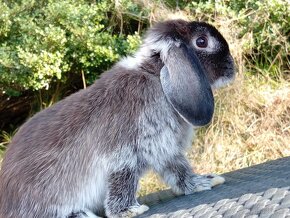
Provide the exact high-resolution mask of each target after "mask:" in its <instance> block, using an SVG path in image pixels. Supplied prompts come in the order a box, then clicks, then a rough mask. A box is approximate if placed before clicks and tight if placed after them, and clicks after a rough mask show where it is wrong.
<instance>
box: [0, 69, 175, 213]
mask: <svg viewBox="0 0 290 218" xmlns="http://www.w3.org/2000/svg"><path fill="white" fill-rule="evenodd" d="M159 104H161V105H159ZM162 104H163V105H162ZM165 104H167V103H166V99H165V96H164V95H163V94H162V90H161V86H160V83H159V78H158V77H156V76H155V75H151V74H149V73H147V72H143V73H140V72H134V71H133V70H130V71H129V72H128V70H126V69H121V70H120V71H119V72H116V71H112V72H110V71H109V72H107V73H105V74H104V75H103V76H102V78H101V79H100V80H98V81H97V82H96V83H95V84H93V85H92V86H90V87H89V88H88V89H86V90H82V91H80V92H78V93H75V94H73V95H71V96H69V97H67V98H66V99H64V100H62V101H60V102H59V103H57V104H55V105H53V106H52V107H50V108H47V109H45V110H44V111H41V112H40V113H38V114H36V115H35V116H34V117H32V118H31V119H30V120H29V121H28V122H26V123H25V124H24V125H23V126H22V127H21V128H20V130H19V131H18V133H17V134H16V135H15V137H14V138H13V141H12V142H11V144H10V145H9V147H8V150H7V153H6V155H5V158H4V160H3V164H2V170H1V174H0V179H1V183H0V199H1V202H4V203H1V205H0V217H1V215H2V214H3V213H4V212H5V211H14V213H15V214H13V215H11V217H13V216H15V217H17V216H19V214H20V213H23V216H27V217H29V213H31V214H34V213H35V214H42V215H39V217H44V214H45V212H49V210H48V211H42V210H38V208H47V207H52V206H51V205H63V207H62V208H63V209H62V211H68V212H69V211H72V210H73V209H74V208H79V207H80V206H81V207H85V206H86V207H88V205H87V203H88V202H95V205H89V206H91V207H94V209H98V208H96V207H102V204H103V200H104V197H105V196H104V195H105V192H106V177H107V174H108V172H110V171H112V170H117V169H122V167H123V166H125V165H126V166H128V165H131V166H134V165H135V164H136V163H137V161H140V160H141V159H142V160H141V161H144V162H146V165H147V164H148V163H147V160H145V159H147V157H146V155H147V154H148V153H147V152H148V151H149V150H151V151H150V152H149V153H151V152H155V151H154V148H157V147H158V146H157V144H165V143H167V142H168V141H166V140H168V137H165V138H164V136H162V137H163V138H162V137H161V138H160V135H159V133H161V132H163V131H167V130H166V129H167V128H168V125H169V126H172V125H173V126H174V125H175V124H173V123H172V122H175V120H172V119H171V118H170V116H171V115H170V114H166V115H165V114H163V112H164V110H163V109H164V107H168V105H165ZM168 112H169V111H168ZM171 112H172V111H170V113H171ZM152 115H153V116H152ZM150 116H152V118H151V117H150ZM164 116H168V120H166V119H165V120H163V117H164ZM160 119H161V120H160ZM155 124H157V125H158V126H156V127H157V128H155V127H154V125H155ZM176 129H178V127H176V126H175V127H174V128H173V129H172V131H173V132H174V131H176ZM161 135H164V134H163V133H162V134H161ZM165 135H166V133H165ZM155 136H157V138H156V141H155V142H153V144H151V143H150V142H149V141H150V138H151V139H154V138H155ZM164 140H165V141H164ZM151 145H152V146H153V147H152V146H151ZM150 146H151V147H150ZM146 147H147V148H146ZM144 148H146V149H144ZM142 149H143V150H142ZM148 149H149V150H148ZM140 150H142V151H141V153H140V154H142V155H136V151H140ZM142 152H144V153H142ZM156 152H158V151H156ZM96 184H98V185H96ZM4 198H5V199H4ZM24 198H25V199H26V200H24ZM89 198H90V200H88V199H89ZM91 199H95V200H94V201H92V200H91ZM27 208H30V209H29V210H28V209H27ZM57 210H59V208H53V207H52V210H51V211H57ZM25 212H27V213H26V214H25ZM31 214H30V215H31ZM54 216H56V215H55V214H53V212H51V213H49V215H48V217H54ZM36 217H37V216H36Z"/></svg>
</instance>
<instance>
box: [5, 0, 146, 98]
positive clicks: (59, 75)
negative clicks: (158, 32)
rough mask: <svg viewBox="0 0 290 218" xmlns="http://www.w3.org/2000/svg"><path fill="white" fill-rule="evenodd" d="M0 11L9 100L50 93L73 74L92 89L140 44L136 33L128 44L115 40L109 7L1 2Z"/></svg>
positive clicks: (85, 3) (79, 3)
mask: <svg viewBox="0 0 290 218" xmlns="http://www.w3.org/2000/svg"><path fill="white" fill-rule="evenodd" d="M127 6H128V7H132V5H131V4H130V5H128V4H127ZM0 8H1V9H0V14H1V15H0V44H1V46H0V72H1V73H0V89H1V91H3V92H5V93H7V94H8V95H19V94H20V93H21V91H24V90H40V89H49V88H50V86H51V83H54V82H55V81H61V82H63V83H65V82H66V81H67V79H68V78H69V77H72V74H78V75H81V73H84V75H85V78H86V83H88V84H90V83H92V82H93V81H94V80H95V79H96V78H97V76H98V75H99V74H100V73H101V72H103V71H104V70H106V69H108V68H109V67H110V66H111V65H112V64H113V63H114V62H116V60H118V59H119V58H120V56H122V55H125V54H126V53H130V52H131V51H132V50H133V49H136V45H137V44H138V42H139V41H140V39H139V36H138V35H136V34H134V30H133V31H131V32H129V33H128V35H129V36H128V38H127V39H126V36H125V35H120V34H114V30H115V29H113V28H112V26H113V25H111V22H112V21H111V20H110V17H109V14H110V13H111V14H112V11H114V10H115V5H114V3H113V2H110V1H97V3H90V1H82V0H77V1H75V0H63V1H56V0H50V1H31V0H22V1H14V3H9V4H7V3H5V2H3V1H1V2H0ZM130 34H132V35H130ZM79 78H81V76H79Z"/></svg>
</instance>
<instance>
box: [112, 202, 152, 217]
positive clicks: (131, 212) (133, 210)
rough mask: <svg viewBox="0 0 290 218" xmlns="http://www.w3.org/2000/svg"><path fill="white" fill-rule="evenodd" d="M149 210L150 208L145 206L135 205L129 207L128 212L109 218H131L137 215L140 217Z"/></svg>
mask: <svg viewBox="0 0 290 218" xmlns="http://www.w3.org/2000/svg"><path fill="white" fill-rule="evenodd" d="M147 210H149V207H148V206H147V205H145V204H142V205H134V206H131V207H129V208H128V209H127V210H125V211H123V212H121V213H119V214H117V215H113V216H109V217H110V218H130V217H134V216H137V215H140V214H142V213H144V212H146V211H147Z"/></svg>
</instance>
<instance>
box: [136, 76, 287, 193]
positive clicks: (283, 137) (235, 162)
mask: <svg viewBox="0 0 290 218" xmlns="http://www.w3.org/2000/svg"><path fill="white" fill-rule="evenodd" d="M215 97H216V111H215V115H214V119H213V122H212V124H211V125H210V126H209V127H205V128H203V129H200V130H199V131H198V133H197V138H196V140H195V141H194V143H193V146H192V148H191V150H190V151H188V158H189V159H190V161H191V162H192V166H193V168H194V170H195V172H197V173H201V174H205V173H211V172H214V173H224V172H228V171H232V170H236V169H240V168H243V167H248V166H251V165H253V164H258V163H262V162H265V161H268V160H273V159H277V158H280V157H284V156H289V155H290V83H288V82H286V81H281V82H280V83H275V82H273V81H270V80H269V79H260V78H258V77H253V76H251V77H247V78H242V76H241V75H239V76H238V78H237V79H236V81H235V83H234V84H233V85H231V86H229V87H227V88H224V89H222V90H219V91H216V93H215ZM165 187H166V186H165V185H164V184H163V183H162V182H160V180H159V179H158V178H157V176H156V175H154V174H152V173H150V174H148V175H147V176H146V177H145V178H144V179H142V180H141V188H140V192H139V194H140V195H144V194H148V193H150V192H153V191H157V190H160V189H164V188H165Z"/></svg>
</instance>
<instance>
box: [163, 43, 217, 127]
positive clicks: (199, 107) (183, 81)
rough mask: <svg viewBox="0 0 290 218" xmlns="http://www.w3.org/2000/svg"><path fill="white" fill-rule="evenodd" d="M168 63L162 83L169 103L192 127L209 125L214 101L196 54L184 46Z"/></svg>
mask: <svg viewBox="0 0 290 218" xmlns="http://www.w3.org/2000/svg"><path fill="white" fill-rule="evenodd" d="M164 63H165V66H164V67H163V68H162V69H161V71H160V80H161V85H162V89H163V92H164V94H165V96H166V98H167V99H168V101H169V102H170V103H171V105H172V106H173V107H174V109H175V110H176V111H177V112H178V113H179V114H180V115H181V116H182V117H183V118H184V119H185V120H186V121H187V122H189V123H191V124H192V125H194V126H203V125H206V124H208V123H209V122H210V121H211V119H212V116H213V112H214V98H213V94H212V90H211V87H210V84H209V82H208V79H207V77H206V75H205V70H204V68H203V67H202V65H201V64H200V62H199V60H198V57H197V56H196V54H195V52H194V50H193V49H191V48H188V47H187V46H186V45H184V44H180V46H179V47H177V46H173V47H171V48H170V50H169V51H168V54H167V56H166V60H164Z"/></svg>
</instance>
